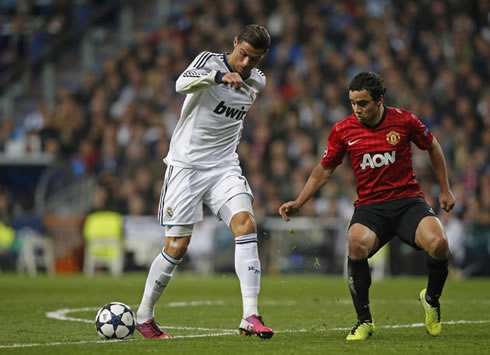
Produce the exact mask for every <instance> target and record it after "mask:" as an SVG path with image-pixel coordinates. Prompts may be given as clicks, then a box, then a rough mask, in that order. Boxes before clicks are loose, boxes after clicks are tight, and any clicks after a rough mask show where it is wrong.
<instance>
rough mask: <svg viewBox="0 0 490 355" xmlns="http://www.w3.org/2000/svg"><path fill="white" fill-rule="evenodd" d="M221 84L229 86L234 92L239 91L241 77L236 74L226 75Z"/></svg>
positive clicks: (241, 81)
mask: <svg viewBox="0 0 490 355" xmlns="http://www.w3.org/2000/svg"><path fill="white" fill-rule="evenodd" d="M221 82H222V83H224V84H228V85H230V86H231V87H232V88H233V89H235V90H240V88H241V87H242V84H243V80H242V77H241V76H240V74H238V73H226V74H225V75H223V77H222V78H221Z"/></svg>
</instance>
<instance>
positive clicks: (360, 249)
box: [349, 242, 369, 259]
mask: <svg viewBox="0 0 490 355" xmlns="http://www.w3.org/2000/svg"><path fill="white" fill-rule="evenodd" d="M368 256H369V248H368V246H367V245H365V244H363V243H358V242H354V243H352V242H351V243H349V257H350V258H352V259H367V257H368Z"/></svg>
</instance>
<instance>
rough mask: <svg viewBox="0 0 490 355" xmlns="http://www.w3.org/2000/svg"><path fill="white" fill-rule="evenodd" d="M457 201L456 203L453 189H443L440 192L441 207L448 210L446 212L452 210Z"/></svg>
mask: <svg viewBox="0 0 490 355" xmlns="http://www.w3.org/2000/svg"><path fill="white" fill-rule="evenodd" d="M455 203H456V200H455V198H454V195H453V193H452V192H451V190H448V191H442V192H441V193H440V194H439V204H440V205H441V208H442V209H443V210H444V211H446V212H449V211H451V210H452V209H453V207H454V204H455Z"/></svg>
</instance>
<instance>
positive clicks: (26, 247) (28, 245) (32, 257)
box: [17, 228, 55, 276]
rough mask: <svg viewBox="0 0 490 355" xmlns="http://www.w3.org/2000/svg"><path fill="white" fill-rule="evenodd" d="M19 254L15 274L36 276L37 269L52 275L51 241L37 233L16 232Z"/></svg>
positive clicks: (52, 251) (30, 230)
mask: <svg viewBox="0 0 490 355" xmlns="http://www.w3.org/2000/svg"><path fill="white" fill-rule="evenodd" d="M17 237H18V239H19V244H20V253H19V257H18V259H17V272H19V273H23V272H26V273H27V274H29V275H30V276H36V275H37V272H38V270H39V269H44V270H45V271H46V272H47V273H49V274H54V269H55V268H54V264H55V262H54V247H53V241H52V240H51V239H50V238H49V237H47V236H45V235H43V234H40V233H39V232H37V231H35V230H32V229H29V228H23V229H20V230H18V231H17Z"/></svg>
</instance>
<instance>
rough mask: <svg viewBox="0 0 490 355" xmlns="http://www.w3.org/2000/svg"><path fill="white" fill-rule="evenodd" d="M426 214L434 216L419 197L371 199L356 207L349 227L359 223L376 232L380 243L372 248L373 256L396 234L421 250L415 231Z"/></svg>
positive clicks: (431, 210) (432, 211)
mask: <svg viewBox="0 0 490 355" xmlns="http://www.w3.org/2000/svg"><path fill="white" fill-rule="evenodd" d="M426 216H434V217H437V215H436V214H435V212H434V210H433V209H432V208H431V207H430V206H429V205H428V204H427V203H426V202H425V200H424V199H423V198H422V197H410V198H404V199H401V200H394V201H387V202H378V203H371V204H368V205H361V206H358V207H356V209H355V210H354V214H353V215H352V219H351V221H350V224H349V228H350V226H352V225H353V224H354V223H360V224H362V225H364V226H366V227H368V228H369V229H370V230H372V231H373V232H374V233H376V236H377V237H378V240H379V246H378V248H377V249H375V250H373V251H372V252H371V254H370V255H369V257H371V256H373V255H374V254H375V253H376V252H377V251H378V250H379V249H380V248H381V247H382V246H383V245H385V244H386V243H388V242H389V241H390V240H391V239H393V237H394V236H395V235H397V236H398V237H399V238H400V239H401V240H402V241H403V242H405V243H407V244H408V245H411V246H412V247H414V248H415V249H419V250H420V248H419V247H418V246H417V245H416V244H415V231H416V230H417V227H418V225H419V223H420V221H421V220H422V218H424V217H426Z"/></svg>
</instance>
